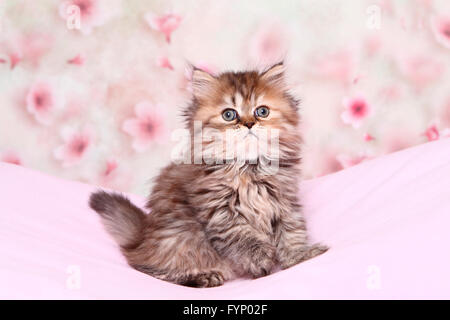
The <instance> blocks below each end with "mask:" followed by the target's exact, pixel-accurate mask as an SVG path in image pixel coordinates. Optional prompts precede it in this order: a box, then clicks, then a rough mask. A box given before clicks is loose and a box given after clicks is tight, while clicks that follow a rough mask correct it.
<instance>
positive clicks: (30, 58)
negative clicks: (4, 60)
mask: <svg viewBox="0 0 450 320" xmlns="http://www.w3.org/2000/svg"><path fill="white" fill-rule="evenodd" d="M52 42H53V41H52V38H51V37H50V36H49V35H47V34H42V33H38V32H31V33H26V34H20V33H13V34H10V35H9V37H8V38H7V39H6V40H5V41H4V42H3V43H2V44H1V46H2V47H4V48H3V50H4V52H5V54H6V55H7V56H8V58H9V63H10V67H11V69H14V68H15V67H16V65H17V64H18V63H20V62H22V61H26V62H29V63H30V64H31V66H33V67H36V66H38V65H39V62H40V59H41V57H42V56H43V55H44V54H45V53H46V52H47V51H48V50H49V49H50V47H51V46H52Z"/></svg>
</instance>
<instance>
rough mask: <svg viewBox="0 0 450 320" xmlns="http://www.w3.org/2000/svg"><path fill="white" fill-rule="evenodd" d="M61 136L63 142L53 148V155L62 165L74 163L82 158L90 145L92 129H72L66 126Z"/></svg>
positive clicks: (68, 165) (67, 165)
mask: <svg viewBox="0 0 450 320" xmlns="http://www.w3.org/2000/svg"><path fill="white" fill-rule="evenodd" d="M61 136H62V139H63V141H64V143H63V144H62V145H61V146H59V147H58V148H56V149H55V150H54V152H53V155H54V157H55V158H56V159H57V160H59V161H61V162H62V165H63V167H70V166H73V165H76V164H77V163H79V162H80V161H81V160H83V158H84V157H85V156H86V153H87V151H88V149H89V148H90V146H91V145H92V140H93V134H92V131H91V130H90V129H88V128H84V129H83V130H74V129H73V128H68V127H67V128H64V130H63V131H62V133H61Z"/></svg>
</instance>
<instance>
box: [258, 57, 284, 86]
mask: <svg viewBox="0 0 450 320" xmlns="http://www.w3.org/2000/svg"><path fill="white" fill-rule="evenodd" d="M284 72H285V68H284V63H283V61H281V62H278V63H276V64H274V65H273V66H271V67H270V68H268V69H266V70H265V71H263V72H262V73H261V75H260V78H261V79H262V80H264V81H267V82H268V83H270V84H271V85H276V86H284Z"/></svg>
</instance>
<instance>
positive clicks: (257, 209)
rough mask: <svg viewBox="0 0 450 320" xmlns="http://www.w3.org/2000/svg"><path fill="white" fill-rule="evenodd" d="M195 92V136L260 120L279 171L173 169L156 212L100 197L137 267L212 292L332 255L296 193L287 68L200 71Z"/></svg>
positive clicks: (232, 166) (156, 193)
mask: <svg viewBox="0 0 450 320" xmlns="http://www.w3.org/2000/svg"><path fill="white" fill-rule="evenodd" d="M193 89H194V90H193V91H194V99H193V101H192V104H191V105H190V107H189V108H188V109H187V110H186V119H187V126H188V128H190V129H191V132H192V133H193V135H194V136H195V135H196V134H197V133H196V132H194V130H193V124H194V121H201V122H202V124H203V126H204V129H205V130H208V129H212V128H214V129H215V130H223V131H224V130H226V129H232V130H234V131H235V133H236V135H237V134H240V133H241V132H242V130H247V129H246V128H243V124H244V122H245V121H252V122H255V127H256V129H255V130H257V128H258V127H260V128H263V127H265V128H267V127H269V128H276V129H278V130H280V137H279V147H280V159H279V168H278V169H277V172H276V174H268V172H270V168H268V167H267V164H264V163H262V162H260V161H257V162H256V163H249V162H238V161H230V162H228V163H224V164H217V163H210V164H208V163H206V162H205V161H203V162H202V163H201V164H178V165H176V164H171V165H169V166H168V167H166V168H165V169H163V170H162V172H161V174H160V175H159V176H158V177H157V178H156V181H155V185H154V187H153V190H152V193H151V196H150V198H149V200H148V203H147V206H146V209H147V210H151V214H148V215H147V214H145V213H144V212H143V211H141V210H140V209H138V208H136V207H135V206H134V205H133V204H131V203H130V202H129V201H128V200H127V199H125V198H124V197H123V196H121V195H118V194H107V193H105V192H98V193H94V194H93V195H92V196H91V200H90V204H91V207H92V208H93V209H95V210H96V211H97V212H99V213H100V216H101V217H102V221H103V222H104V224H105V226H106V229H107V231H108V232H109V233H111V234H112V235H113V237H114V238H115V239H116V240H117V242H118V244H119V245H120V247H121V250H122V252H123V254H124V255H125V257H126V258H127V261H128V263H129V264H130V265H131V266H132V267H134V268H135V269H137V270H139V271H141V272H144V273H147V274H149V275H151V276H154V277H156V278H159V279H163V280H166V281H170V282H173V283H177V284H181V285H186V286H193V287H212V286H218V285H221V284H223V282H224V281H226V280H229V279H232V278H234V277H237V276H250V277H253V278H258V277H261V276H265V275H267V274H269V273H270V272H271V271H272V270H273V268H274V266H275V265H276V264H279V265H281V267H282V268H288V267H290V266H292V265H295V264H297V263H299V262H301V261H303V260H306V259H310V258H312V257H314V256H316V255H318V254H321V253H322V252H324V251H326V249H327V248H326V247H325V246H322V245H318V244H314V245H310V244H308V242H307V235H306V227H305V222H304V220H303V217H302V214H301V207H300V205H299V199H298V197H297V194H298V187H297V186H298V179H299V175H300V172H299V164H300V157H299V154H300V145H301V138H300V135H299V132H298V123H299V118H298V114H297V101H296V100H295V99H294V98H293V97H292V96H291V95H290V94H289V93H288V92H287V90H286V86H285V84H284V78H283V65H282V64H277V65H275V66H273V67H271V68H269V69H268V70H267V71H265V72H262V73H258V72H256V71H250V72H239V73H233V72H226V73H223V74H221V75H219V76H212V75H209V74H207V73H205V72H203V71H201V70H197V69H195V70H194V75H193ZM257 105H267V106H269V107H270V110H271V116H269V117H267V118H266V119H259V118H256V116H255V114H254V108H255V106H257ZM224 107H232V108H235V109H236V110H238V111H239V119H236V120H235V121H233V122H232V123H226V122H225V121H224V120H223V119H222V118H221V113H222V110H223V108H224ZM234 131H233V132H234ZM213 143H215V142H208V143H205V144H203V147H204V148H206V149H207V148H208V147H209V146H210V145H211V144H213ZM260 156H264V155H263V154H260Z"/></svg>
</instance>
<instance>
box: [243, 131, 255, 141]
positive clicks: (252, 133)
mask: <svg viewBox="0 0 450 320" xmlns="http://www.w3.org/2000/svg"><path fill="white" fill-rule="evenodd" d="M248 136H254V137H255V138H256V139H258V136H257V135H256V134H255V133H254V132H253V131H250V130H249V131H248V132H247V134H246V135H245V136H244V139H245V138H247V137H248Z"/></svg>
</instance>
